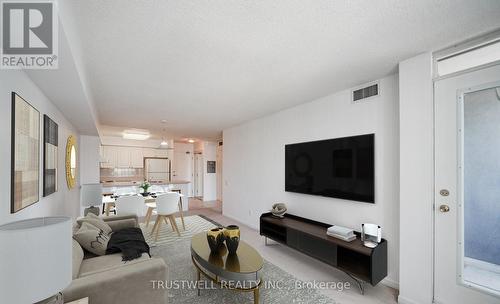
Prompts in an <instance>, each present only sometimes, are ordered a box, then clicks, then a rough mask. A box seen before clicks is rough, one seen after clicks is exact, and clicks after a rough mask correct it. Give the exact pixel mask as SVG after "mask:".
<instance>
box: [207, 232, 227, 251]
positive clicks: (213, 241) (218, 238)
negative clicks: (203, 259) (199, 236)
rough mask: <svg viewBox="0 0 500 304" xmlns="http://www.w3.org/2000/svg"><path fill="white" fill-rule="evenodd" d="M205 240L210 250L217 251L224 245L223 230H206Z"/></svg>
mask: <svg viewBox="0 0 500 304" xmlns="http://www.w3.org/2000/svg"><path fill="white" fill-rule="evenodd" d="M207 241H208V246H209V247H210V251H212V252H217V251H218V250H219V248H220V247H221V246H223V245H224V230H223V229H222V228H213V229H210V230H208V231H207Z"/></svg>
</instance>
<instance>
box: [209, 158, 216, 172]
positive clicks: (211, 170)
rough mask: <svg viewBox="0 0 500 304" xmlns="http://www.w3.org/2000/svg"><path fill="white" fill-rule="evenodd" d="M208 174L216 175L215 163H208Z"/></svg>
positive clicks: (211, 161)
mask: <svg viewBox="0 0 500 304" xmlns="http://www.w3.org/2000/svg"><path fill="white" fill-rule="evenodd" d="M207 173H215V161H213V160H209V161H207Z"/></svg>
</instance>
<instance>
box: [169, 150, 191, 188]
mask: <svg viewBox="0 0 500 304" xmlns="http://www.w3.org/2000/svg"><path fill="white" fill-rule="evenodd" d="M174 157H175V162H174V170H173V172H172V180H174V181H189V182H190V184H189V186H188V189H189V191H188V192H189V193H188V196H192V191H193V190H192V186H191V185H192V182H193V154H192V153H190V152H186V151H178V152H174Z"/></svg>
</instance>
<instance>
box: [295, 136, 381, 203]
mask: <svg viewBox="0 0 500 304" xmlns="http://www.w3.org/2000/svg"><path fill="white" fill-rule="evenodd" d="M374 143H375V135H374V134H368V135H359V136H352V137H344V138H336V139H328V140H319V141H313V142H306V143H297V144H290V145H286V146H285V191H289V192H298V193H305V194H313V195H321V196H328V197H335V198H341V199H346V200H353V201H360V202H367V203H375V152H374Z"/></svg>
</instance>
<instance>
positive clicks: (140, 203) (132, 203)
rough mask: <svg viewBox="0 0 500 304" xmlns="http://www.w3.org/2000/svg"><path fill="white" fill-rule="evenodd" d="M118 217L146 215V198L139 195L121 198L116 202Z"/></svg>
mask: <svg viewBox="0 0 500 304" xmlns="http://www.w3.org/2000/svg"><path fill="white" fill-rule="evenodd" d="M115 208H116V214H117V215H137V216H143V215H144V208H145V205H144V197H142V196H139V195H125V196H120V197H118V198H117V199H116V202H115Z"/></svg>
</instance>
